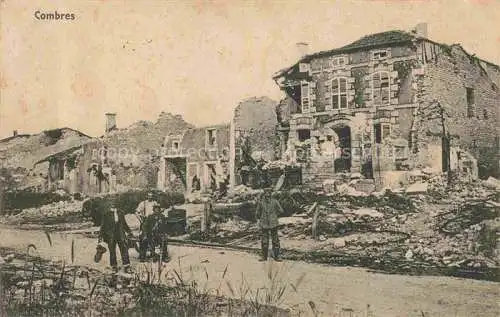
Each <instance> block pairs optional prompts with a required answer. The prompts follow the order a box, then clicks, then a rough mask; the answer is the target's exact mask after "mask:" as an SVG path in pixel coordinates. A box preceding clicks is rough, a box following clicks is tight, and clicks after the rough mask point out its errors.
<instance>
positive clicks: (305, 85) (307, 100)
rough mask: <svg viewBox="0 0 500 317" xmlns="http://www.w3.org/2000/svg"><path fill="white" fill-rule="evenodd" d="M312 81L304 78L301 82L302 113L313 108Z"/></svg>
mask: <svg viewBox="0 0 500 317" xmlns="http://www.w3.org/2000/svg"><path fill="white" fill-rule="evenodd" d="M310 94H311V88H310V83H309V82H307V81H305V80H302V81H301V82H300V106H301V110H302V113H308V112H309V110H310V108H311V96H310Z"/></svg>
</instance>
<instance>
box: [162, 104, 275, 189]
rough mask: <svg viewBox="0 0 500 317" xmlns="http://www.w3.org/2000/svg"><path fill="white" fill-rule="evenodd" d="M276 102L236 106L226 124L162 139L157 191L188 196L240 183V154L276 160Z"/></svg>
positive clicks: (255, 158)
mask: <svg viewBox="0 0 500 317" xmlns="http://www.w3.org/2000/svg"><path fill="white" fill-rule="evenodd" d="M276 104H277V103H276V102H275V101H273V100H271V99H269V98H268V97H252V98H248V99H245V100H243V101H241V102H240V103H239V104H238V105H237V106H236V107H235V109H234V113H233V118H232V119H231V123H229V124H219V125H211V126H206V127H197V128H191V129H187V130H185V131H180V132H181V133H179V134H177V135H169V136H167V137H166V138H165V141H164V145H163V151H162V153H163V154H162V155H161V158H160V169H159V174H158V189H161V190H167V191H169V190H174V191H181V192H182V191H187V192H188V193H191V192H193V191H196V190H199V191H210V190H211V189H214V188H215V189H220V186H227V187H228V188H232V187H234V186H236V185H240V184H241V183H242V180H241V173H240V172H241V169H242V168H243V166H244V165H245V164H247V162H244V160H243V156H244V154H245V153H243V152H244V151H247V152H248V153H247V154H248V156H251V157H252V158H253V159H254V160H256V161H258V160H266V161H270V160H274V159H275V157H276V155H275V152H276V144H275V143H276V126H277V124H278V121H277V118H276V110H275V109H276ZM243 143H245V145H246V148H245V146H244V145H243ZM221 184H222V185H221ZM193 185H194V186H193ZM196 187H198V188H199V189H197V188H196Z"/></svg>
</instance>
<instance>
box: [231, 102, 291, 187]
mask: <svg viewBox="0 0 500 317" xmlns="http://www.w3.org/2000/svg"><path fill="white" fill-rule="evenodd" d="M288 109H289V107H288V105H287V106H285V105H283V107H279V106H278V103H277V102H276V101H274V100H271V99H270V98H268V97H253V98H248V99H245V100H243V101H241V102H240V103H239V104H238V105H237V106H236V108H235V110H234V117H233V129H234V139H235V140H234V142H235V144H234V147H235V149H234V151H235V153H234V155H235V158H234V159H235V164H234V169H235V170H234V175H235V181H234V184H235V185H238V184H241V179H240V177H239V168H240V167H241V166H242V164H243V163H242V149H243V148H245V146H244V145H243V142H248V143H247V145H248V147H249V150H250V152H251V153H250V154H251V156H252V157H253V158H254V159H256V160H261V159H262V160H265V161H273V160H275V159H276V158H277V157H279V151H280V146H279V137H278V134H277V131H276V128H277V126H278V114H279V115H280V116H282V117H280V119H284V120H287V119H288V116H289V114H290V112H289V111H287V110H288Z"/></svg>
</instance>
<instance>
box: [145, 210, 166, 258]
mask: <svg viewBox="0 0 500 317" xmlns="http://www.w3.org/2000/svg"><path fill="white" fill-rule="evenodd" d="M167 226H168V224H167V217H165V215H164V214H163V212H162V210H161V207H160V205H159V204H158V203H156V204H155V205H154V206H153V214H152V215H149V216H148V217H147V218H146V220H145V221H144V226H143V228H144V232H143V235H142V236H141V247H140V253H139V260H140V261H141V262H144V261H145V260H146V256H147V251H148V250H149V251H150V252H151V255H154V253H155V249H156V246H158V245H159V246H160V247H161V259H162V262H168V261H169V256H168V237H167Z"/></svg>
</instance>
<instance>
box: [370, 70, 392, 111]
mask: <svg viewBox="0 0 500 317" xmlns="http://www.w3.org/2000/svg"><path fill="white" fill-rule="evenodd" d="M390 79H391V76H390V73H389V72H388V71H383V70H381V71H377V72H374V73H373V74H371V86H372V101H373V104H374V105H380V106H388V105H390V104H391V82H390ZM376 80H377V81H378V82H379V83H380V84H379V85H377V87H376V86H375V83H376ZM377 90H378V94H379V96H378V97H377V98H376V97H375V95H376V92H377ZM384 95H386V96H387V98H386V101H384Z"/></svg>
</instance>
